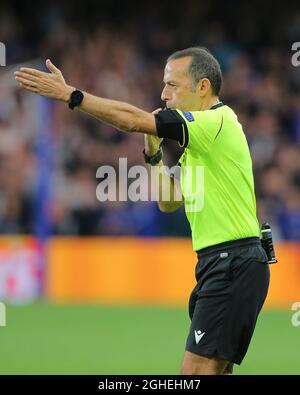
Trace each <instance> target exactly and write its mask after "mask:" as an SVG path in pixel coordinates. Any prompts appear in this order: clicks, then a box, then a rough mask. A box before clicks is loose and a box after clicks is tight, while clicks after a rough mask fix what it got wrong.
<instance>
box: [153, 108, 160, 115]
mask: <svg viewBox="0 0 300 395" xmlns="http://www.w3.org/2000/svg"><path fill="white" fill-rule="evenodd" d="M160 111H162V109H161V108H157V109H156V110H154V111H152V114H154V115H155V114H158V113H159V112H160Z"/></svg>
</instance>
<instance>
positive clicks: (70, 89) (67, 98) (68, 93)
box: [60, 85, 75, 103]
mask: <svg viewBox="0 0 300 395" xmlns="http://www.w3.org/2000/svg"><path fill="white" fill-rule="evenodd" d="M74 90H75V88H74V87H73V86H70V85H66V86H65V88H64V90H63V92H62V95H61V99H60V100H61V101H63V102H65V103H68V102H69V101H70V97H71V93H72V92H73V91H74Z"/></svg>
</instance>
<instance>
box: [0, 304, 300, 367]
mask: <svg viewBox="0 0 300 395" xmlns="http://www.w3.org/2000/svg"><path fill="white" fill-rule="evenodd" d="M291 316H292V312H291V311H289V310H287V311H265V312H264V313H263V314H262V315H261V316H260V319H259V322H258V325H257V328H256V332H255V336H254V338H253V340H252V343H251V345H250V348H249V351H248V354H247V357H246V358H245V360H244V362H243V364H242V365H241V366H240V367H236V368H235V373H236V374H300V363H299V345H300V340H299V339H300V327H293V326H292V324H291ZM6 318H7V326H6V327H0V350H1V358H0V374H178V371H179V367H180V363H181V359H182V355H183V350H184V345H185V338H186V334H187V331H188V327H189V319H188V316H187V313H186V311H185V310H184V309H179V308H178V309H176V308H157V307H153V308H151V307H149V306H148V307H100V306H90V305H89V306H85V305H82V306H78V305H76V306H72V305H63V306H60V305H52V304H49V303H46V302H37V303H34V304H32V305H29V306H7V314H6Z"/></svg>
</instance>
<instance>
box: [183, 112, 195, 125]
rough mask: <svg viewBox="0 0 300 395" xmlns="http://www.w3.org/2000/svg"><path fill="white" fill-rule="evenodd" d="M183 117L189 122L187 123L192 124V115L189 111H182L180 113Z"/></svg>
mask: <svg viewBox="0 0 300 395" xmlns="http://www.w3.org/2000/svg"><path fill="white" fill-rule="evenodd" d="M182 114H183V116H184V117H185V118H186V119H187V120H188V121H189V122H193V121H195V119H194V117H193V114H192V113H191V112H189V111H183V112H182Z"/></svg>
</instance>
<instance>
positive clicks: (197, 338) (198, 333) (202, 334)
mask: <svg viewBox="0 0 300 395" xmlns="http://www.w3.org/2000/svg"><path fill="white" fill-rule="evenodd" d="M204 335H205V332H201V331H200V330H199V331H195V340H196V344H198V343H199V341H200V340H201V339H202V337H203V336H204Z"/></svg>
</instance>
